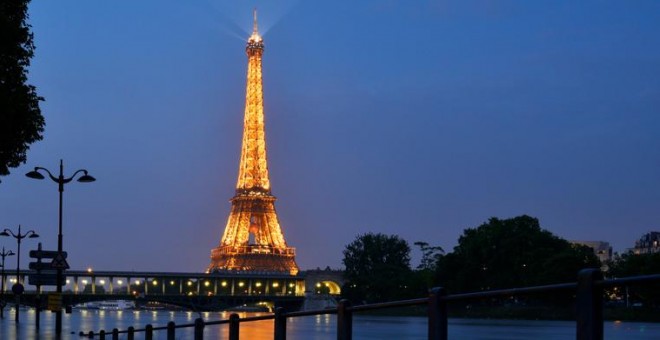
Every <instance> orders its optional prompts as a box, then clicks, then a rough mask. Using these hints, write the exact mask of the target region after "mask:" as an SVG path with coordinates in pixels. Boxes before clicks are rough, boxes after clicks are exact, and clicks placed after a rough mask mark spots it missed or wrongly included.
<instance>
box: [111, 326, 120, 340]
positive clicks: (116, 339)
mask: <svg viewBox="0 0 660 340" xmlns="http://www.w3.org/2000/svg"><path fill="white" fill-rule="evenodd" d="M112 340H119V330H118V329H117V328H113V329H112Z"/></svg>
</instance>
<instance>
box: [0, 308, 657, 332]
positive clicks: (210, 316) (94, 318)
mask: <svg viewBox="0 0 660 340" xmlns="http://www.w3.org/2000/svg"><path fill="white" fill-rule="evenodd" d="M239 314H241V317H245V316H247V314H245V313H239ZM200 315H201V317H202V318H203V319H204V320H206V321H212V320H221V319H227V318H228V317H229V314H228V313H224V312H208V313H206V312H203V313H201V314H200V313H193V312H185V311H163V310H159V311H145V310H140V311H137V310H136V311H133V310H126V311H101V310H74V311H73V313H71V314H64V315H63V331H64V332H63V334H64V335H65V336H64V339H82V338H81V337H80V336H79V335H78V333H79V332H80V331H83V332H85V333H87V332H89V331H90V330H94V331H99V330H101V329H105V330H106V331H107V332H109V331H111V330H112V328H115V327H116V328H118V329H120V330H125V329H127V328H128V327H129V326H133V327H135V328H144V326H145V325H146V324H152V325H153V326H154V327H156V326H165V325H166V324H167V322H169V321H174V322H175V323H176V324H186V323H193V322H194V321H195V318H198V317H199V316H200ZM249 315H250V316H252V315H258V314H254V313H250V314H249ZM35 316H36V313H35V312H34V310H33V309H21V315H20V323H19V324H16V323H15V322H14V311H13V309H10V310H5V318H4V319H2V320H0V339H52V338H53V334H54V333H53V332H54V328H55V327H54V325H55V314H53V313H51V312H42V313H41V330H40V331H39V332H36V331H35ZM604 328H605V339H660V323H638V322H606V323H605V327H604ZM353 334H354V335H353V338H354V339H357V340H359V339H426V319H425V318H423V317H388V316H369V315H354V320H353ZM227 336H228V328H227V326H226V325H221V326H207V327H206V328H205V330H204V338H205V339H226V338H227ZM192 337H193V331H192V328H188V329H177V339H192ZM108 338H110V337H109V336H108ZM120 338H121V339H126V335H125V334H124V335H123V336H122V337H120ZM135 338H136V339H143V338H144V333H136V337H135ZM154 338H155V339H165V338H166V334H165V331H156V332H154ZM272 338H273V322H272V320H269V321H257V322H248V323H242V324H241V339H246V340H259V339H272ZM449 338H450V339H490V340H499V339H502V340H503V339H534V340H542V339H575V322H570V321H529V320H485V319H450V320H449ZM287 339H292V340H330V339H336V318H335V316H334V315H320V316H310V317H300V318H291V319H288V323H287Z"/></svg>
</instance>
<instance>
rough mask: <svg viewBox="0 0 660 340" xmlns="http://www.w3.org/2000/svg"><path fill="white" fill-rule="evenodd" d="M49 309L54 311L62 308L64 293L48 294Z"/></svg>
mask: <svg viewBox="0 0 660 340" xmlns="http://www.w3.org/2000/svg"><path fill="white" fill-rule="evenodd" d="M48 309H49V310H51V311H53V312H56V311H58V310H60V309H62V293H50V294H48Z"/></svg>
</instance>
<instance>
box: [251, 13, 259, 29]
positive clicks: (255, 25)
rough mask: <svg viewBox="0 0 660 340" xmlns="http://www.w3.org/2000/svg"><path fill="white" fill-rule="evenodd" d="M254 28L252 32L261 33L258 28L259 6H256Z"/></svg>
mask: <svg viewBox="0 0 660 340" xmlns="http://www.w3.org/2000/svg"><path fill="white" fill-rule="evenodd" d="M253 13H254V28H253V29H252V33H259V30H258V29H257V8H256V7H255V8H254V12H253Z"/></svg>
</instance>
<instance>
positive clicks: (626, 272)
mask: <svg viewBox="0 0 660 340" xmlns="http://www.w3.org/2000/svg"><path fill="white" fill-rule="evenodd" d="M607 274H608V276H610V277H613V278H620V277H627V276H637V275H652V274H660V253H651V254H634V253H632V252H627V253H624V254H622V255H619V256H616V257H615V258H614V260H613V261H612V262H610V263H609V270H608V271H607ZM628 295H629V296H630V298H631V300H633V302H635V301H640V302H643V303H644V304H649V305H652V306H656V307H657V306H660V291H658V289H657V285H656V284H651V285H631V286H630V287H629V289H628Z"/></svg>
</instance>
